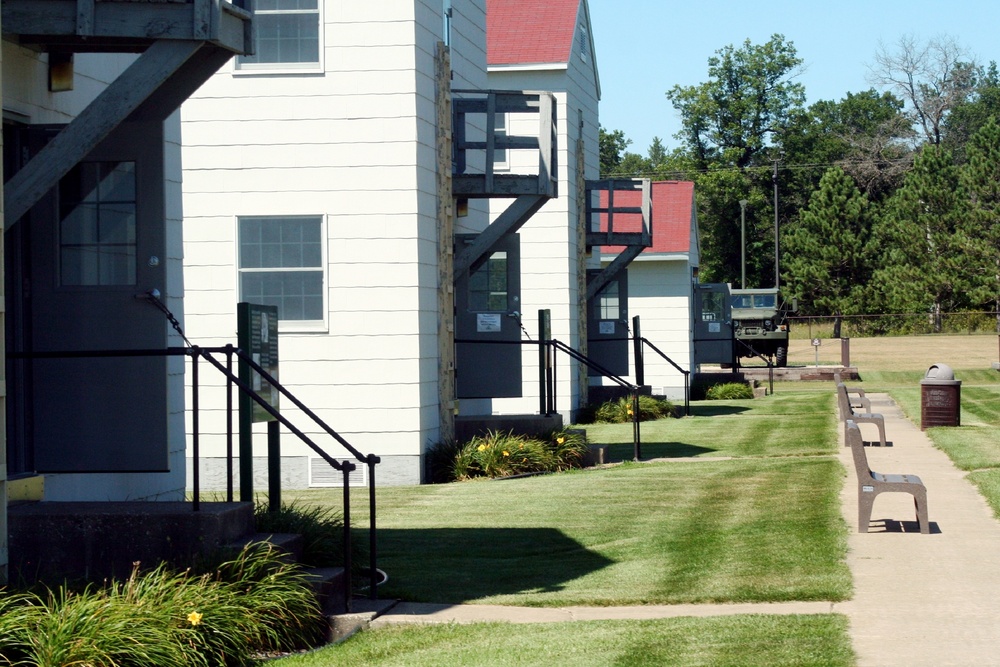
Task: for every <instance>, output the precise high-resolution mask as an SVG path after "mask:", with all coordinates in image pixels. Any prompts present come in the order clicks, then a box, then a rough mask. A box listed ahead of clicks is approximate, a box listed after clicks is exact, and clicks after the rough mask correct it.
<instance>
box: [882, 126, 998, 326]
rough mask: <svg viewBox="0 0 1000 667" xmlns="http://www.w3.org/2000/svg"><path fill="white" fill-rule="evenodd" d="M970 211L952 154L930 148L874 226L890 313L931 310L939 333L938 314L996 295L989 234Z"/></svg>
mask: <svg viewBox="0 0 1000 667" xmlns="http://www.w3.org/2000/svg"><path fill="white" fill-rule="evenodd" d="M968 210H969V206H968V199H967V198H966V196H965V195H964V194H963V190H962V187H961V185H960V181H959V170H958V169H957V168H956V167H955V166H954V164H952V159H951V153H950V152H949V151H947V150H944V149H942V148H940V147H938V146H933V145H926V146H925V147H924V148H923V150H922V151H921V153H920V155H919V156H918V157H917V159H916V160H915V162H914V164H913V169H912V170H911V171H910V172H909V173H908V174H907V175H906V178H905V180H904V182H903V186H902V187H901V188H900V189H899V190H897V191H896V192H895V194H893V196H892V197H891V198H890V200H889V202H888V204H887V207H886V210H885V212H884V215H883V216H882V218H881V220H880V222H879V225H878V227H877V234H876V237H877V242H878V244H879V247H881V248H882V253H881V268H880V269H879V270H877V271H876V272H875V275H874V282H875V283H876V284H877V285H878V286H879V288H880V289H881V290H882V291H883V294H884V296H885V299H886V304H887V306H888V308H889V309H890V312H892V311H896V312H928V313H930V314H931V322H932V324H933V327H934V329H935V330H936V331H937V330H940V327H941V313H943V312H954V311H957V310H962V309H967V308H969V307H974V306H976V305H977V304H981V303H983V301H984V300H985V299H987V298H989V297H990V296H992V295H993V294H994V291H993V290H992V287H991V284H990V283H991V282H992V281H991V280H989V279H988V277H987V276H986V274H985V272H984V271H983V270H982V268H983V267H982V262H981V258H982V256H983V246H984V239H983V236H982V233H981V231H980V230H978V229H977V226H976V225H975V224H974V223H973V222H972V220H971V216H969V215H968Z"/></svg>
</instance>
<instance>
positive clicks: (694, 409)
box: [691, 402, 750, 417]
mask: <svg viewBox="0 0 1000 667" xmlns="http://www.w3.org/2000/svg"><path fill="white" fill-rule="evenodd" d="M749 411H750V408H749V407H746V406H744V405H725V404H714V403H711V402H707V403H699V404H697V405H692V406H691V416H692V417H718V416H721V415H738V414H740V413H742V412H749Z"/></svg>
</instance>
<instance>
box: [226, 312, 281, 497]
mask: <svg viewBox="0 0 1000 667" xmlns="http://www.w3.org/2000/svg"><path fill="white" fill-rule="evenodd" d="M236 317H237V342H238V344H239V346H240V349H241V350H242V351H243V352H244V354H247V355H249V356H250V358H251V359H253V361H254V363H256V364H258V365H259V366H261V367H262V368H263V369H264V370H266V371H267V372H268V373H269V374H270V375H271V377H274V378H277V377H278V307H277V306H262V305H258V304H253V303H246V302H241V303H238V304H236ZM239 378H240V381H241V382H243V383H245V384H246V385H247V386H249V387H251V388H252V389H253V391H254V392H255V393H256V394H257V395H259V396H260V397H261V398H263V399H264V400H265V401H266V402H267V404H268V405H270V406H271V407H272V408H274V409H275V410H277V409H278V388H277V387H274V386H272V385H271V383H269V382H268V381H267V380H265V379H264V378H263V377H262V376H261V375H260V373H257V372H256V371H254V370H253V369H252V368H251V367H250V365H249V364H248V363H246V362H245V361H243V360H240V363H239ZM239 414H240V419H239V421H240V438H239V440H240V501H242V502H252V501H253V425H254V424H255V423H258V422H265V421H266V422H269V423H268V428H267V456H268V465H267V470H268V481H267V485H268V502H269V505H270V509H271V510H272V511H273V510H275V509H277V508H279V507H280V506H281V444H280V437H281V434H280V430H279V427H280V424H279V423H278V421H277V420H275V418H274V417H273V416H271V414H270V413H269V412H268V411H267V410H265V409H264V408H263V407H261V406H260V405H258V404H257V402H256V401H254V400H253V399H252V398H251V397H250V396H249V395H248V394H247V393H246V392H241V393H240V404H239Z"/></svg>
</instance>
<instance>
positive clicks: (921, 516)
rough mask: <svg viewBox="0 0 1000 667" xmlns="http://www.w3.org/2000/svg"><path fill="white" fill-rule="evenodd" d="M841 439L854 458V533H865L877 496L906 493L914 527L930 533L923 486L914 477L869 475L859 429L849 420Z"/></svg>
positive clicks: (871, 472) (870, 473)
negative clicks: (856, 502) (912, 509)
mask: <svg viewBox="0 0 1000 667" xmlns="http://www.w3.org/2000/svg"><path fill="white" fill-rule="evenodd" d="M844 437H845V438H846V440H847V445H848V446H849V447H850V448H851V455H852V456H853V457H854V470H855V471H856V472H857V474H858V532H859V533H867V532H868V524H870V523H871V518H872V505H874V503H875V496H877V495H878V494H880V493H893V492H899V493H909V494H911V495H912V496H913V505H914V507H915V508H916V512H917V524H918V525H919V526H920V532H921V533H925V534H926V533H930V532H931V527H930V524H929V523H928V521H927V487H926V486H924V483H923V482H921V481H920V478H919V477H917V476H916V475H884V474H882V473H879V472H873V471H872V469H871V468H869V467H868V455H867V454H866V453H865V443H864V441H862V440H861V429H860V428H858V425H857V424H855V423H854V421H853V420H850V419H849V420H847V423H846V431H845V435H844Z"/></svg>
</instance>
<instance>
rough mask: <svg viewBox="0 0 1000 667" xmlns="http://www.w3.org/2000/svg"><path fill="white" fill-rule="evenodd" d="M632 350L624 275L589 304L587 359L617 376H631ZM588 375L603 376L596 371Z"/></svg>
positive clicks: (591, 371) (606, 287)
mask: <svg viewBox="0 0 1000 667" xmlns="http://www.w3.org/2000/svg"><path fill="white" fill-rule="evenodd" d="M587 273H588V275H594V274H597V273H599V271H596V270H593V271H588V272H587ZM628 350H629V329H628V272H627V271H622V272H621V273H619V274H618V277H617V278H615V279H614V280H612V281H611V282H609V283H608V284H607V285H605V286H604V289H602V290H601V291H600V292H598V293H597V295H596V296H594V298H593V299H591V300H590V303H588V304H587V356H588V357H590V358H591V359H593V360H594V361H595V362H597V363H598V364H600V365H601V366H603V367H604V368H606V369H607V370H608V371H610V372H612V373H614V374H615V375H628V374H629V368H628ZM588 374H589V375H592V376H598V375H601V373H600V372H598V371H596V370H594V369H593V368H591V369H589V371H588Z"/></svg>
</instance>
